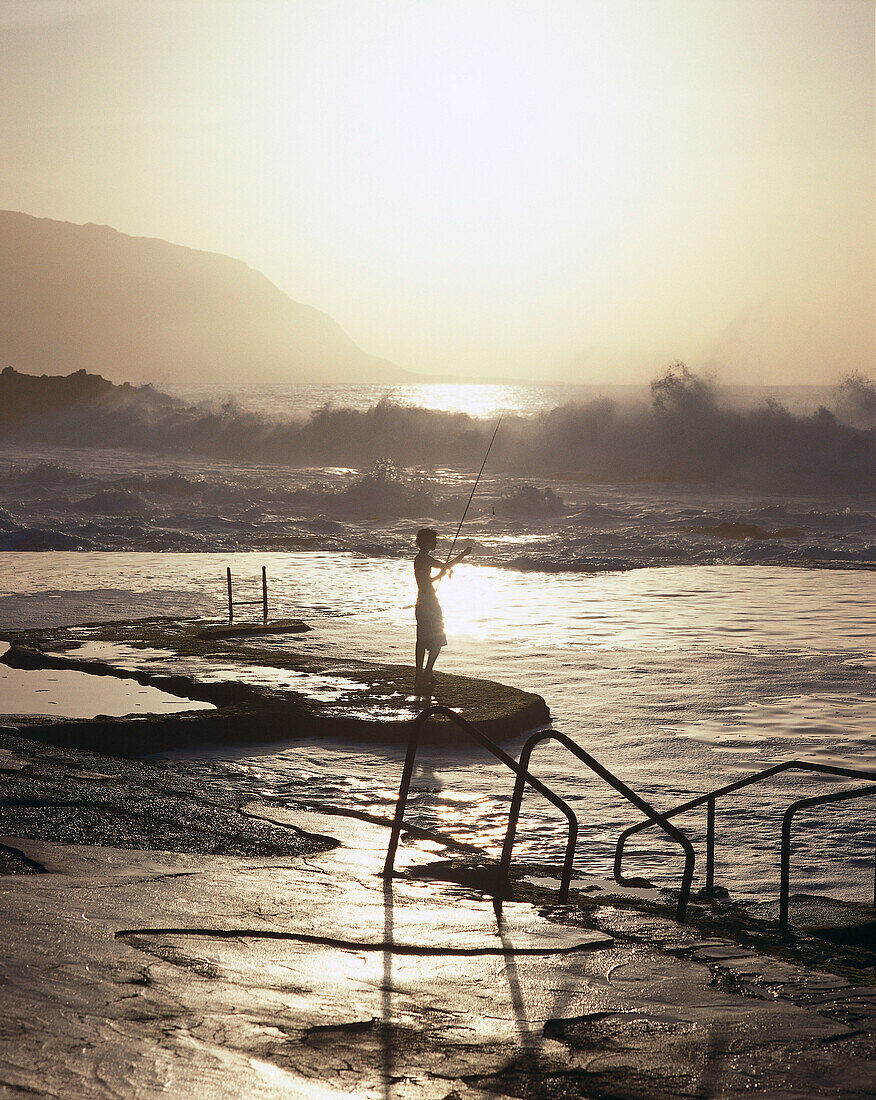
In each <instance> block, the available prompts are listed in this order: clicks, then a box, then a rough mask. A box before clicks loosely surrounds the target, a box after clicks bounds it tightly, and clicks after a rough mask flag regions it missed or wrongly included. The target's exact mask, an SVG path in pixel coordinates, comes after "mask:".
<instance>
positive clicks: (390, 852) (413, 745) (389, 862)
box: [383, 711, 426, 878]
mask: <svg viewBox="0 0 876 1100" xmlns="http://www.w3.org/2000/svg"><path fill="white" fill-rule="evenodd" d="M423 713H424V714H425V713H426V712H425V711H423ZM421 724H422V723H421V716H418V717H417V718H416V719H415V720H414V728H413V730H412V731H411V739H410V741H409V742H408V751H407V755H406V756H405V766H404V768H403V770H402V778H401V784H400V785H399V789H398V800H397V801H396V804H395V817H394V818H393V822H392V832H391V833H390V834H389V846H388V847H387V849H386V860H385V861H384V864H383V877H384V878H391V877H392V871H393V866H394V864H395V853H396V850H397V849H398V841H399V837H400V836H401V828H402V822H403V821H404V817H405V807H406V806H407V804H408V791H409V790H410V787H411V777H412V776H413V774H414V760H415V759H416V756H417V743H418V741H419V737H420V726H421Z"/></svg>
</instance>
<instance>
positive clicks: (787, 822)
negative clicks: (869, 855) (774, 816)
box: [779, 776, 876, 936]
mask: <svg viewBox="0 0 876 1100" xmlns="http://www.w3.org/2000/svg"><path fill="white" fill-rule="evenodd" d="M873 778H874V779H876V776H874V777H873ZM874 794H876V787H853V788H852V790H850V791H848V790H847V791H833V792H832V793H831V794H821V795H816V796H815V797H814V798H799V799H798V800H797V801H796V802H792V803H791V805H790V806H789V807H788V808H787V810H785V814H784V816H783V818H782V855H781V875H780V882H779V928H780V929H781V931H782V935H783V936H786V935H787V934H788V910H789V908H790V889H791V888H790V880H791V825H792V823H793V821H794V815H795V814H796V813H797V812H798V811H799V810H808V809H811V807H812V806H823V805H824V804H825V803H828V802H846V801H847V800H848V799H850V798H866V797H867V796H868V795H870V796H872V795H874ZM873 905H874V907H876V871H874V876H873Z"/></svg>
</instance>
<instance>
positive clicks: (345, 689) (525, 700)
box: [0, 618, 550, 756]
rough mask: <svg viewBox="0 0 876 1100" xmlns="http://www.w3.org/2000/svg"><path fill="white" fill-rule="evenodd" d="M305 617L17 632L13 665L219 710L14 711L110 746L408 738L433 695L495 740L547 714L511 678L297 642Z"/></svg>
mask: <svg viewBox="0 0 876 1100" xmlns="http://www.w3.org/2000/svg"><path fill="white" fill-rule="evenodd" d="M307 629H308V628H307V626H306V624H305V623H303V622H301V621H300V620H282V621H278V622H275V623H269V624H268V625H267V626H263V625H262V624H257V625H255V626H252V625H245V624H241V625H239V626H234V625H231V626H229V625H228V624H217V623H209V622H206V621H205V620H202V619H174V618H149V619H137V620H134V621H131V622H121V623H120V622H109V623H91V624H86V625H83V626H75V627H60V628H56V629H47V630H23V631H15V632H7V633H5V634H2V635H0V639H2V640H5V641H7V642H8V643H9V649H8V651H7V653H6V654H5V656H4V657H3V658H2V660H3V662H4V663H6V664H7V665H10V666H12V667H15V668H30V669H35V670H49V669H72V670H77V671H80V672H87V673H92V674H95V675H101V676H116V677H120V678H123V679H130V680H135V681H136V682H137V683H139V684H144V685H149V686H151V687H155V688H160V689H161V690H162V691H164V692H167V693H169V694H172V695H177V696H181V697H184V698H187V699H192V700H196V701H198V702H200V703H209V704H212V705H213V707H215V708H216V709H215V710H210V711H204V710H201V711H198V712H192V713H182V714H172V715H170V714H168V715H150V716H149V717H147V718H139V717H137V718H134V717H124V718H107V717H99V716H98V717H95V718H91V719H75V720H73V719H63V718H45V717H43V718H39V717H27V718H25V717H19V716H7V717H6V718H5V719H2V718H0V722H2V723H3V725H4V726H6V727H7V728H9V729H10V730H12V731H18V732H21V733H26V735H27V736H28V737H31V738H37V739H40V740H45V741H48V742H51V743H53V744H58V745H67V746H71V747H79V748H83V749H89V750H93V751H97V752H105V753H110V754H112V755H116V756H118V755H141V754H144V753H150V752H161V751H166V750H168V749H173V748H182V747H185V746H190V745H194V744H223V743H224V744H245V743H253V742H266V741H281V740H287V739H290V738H294V737H331V736H341V737H347V738H353V739H358V740H362V741H370V742H383V743H391V742H406V741H407V740H408V738H409V737H410V733H411V723H412V721H413V719H414V718H415V717H416V715H417V714H418V713H419V712H420V711H421V710H422V709H423V708H424V707H425V706H426V705H428V704H429V703H430V702H431V703H440V704H442V705H444V706H447V707H449V708H451V709H453V710H456V711H459V712H460V713H462V714H463V715H464V716H465V718H466V719H467V720H468V721H469V722H471V723H472V724H473V725H474V726H475V727H476V728H477V729H478V730H480V731H481V732H482V733H484V734H486V735H487V736H489V737H491V738H492V739H493V740H503V739H506V738H509V737H513V736H516V735H518V734H520V733H523V732H525V731H526V730H529V729H533V728H536V727H538V726H540V725H543V724H545V723H546V722H547V721H548V720H549V717H550V712H549V710H548V708H547V705H546V704H545V701H544V700H543V699H542V698H541V696H539V695H534V694H532V693H531V692H525V691H521V690H519V689H518V688H514V687H510V686H508V685H506V684H499V683H496V682H494V681H491V680H480V679H474V678H470V677H465V676H455V675H450V674H444V673H439V674H437V675H436V677H435V684H434V685H433V687H432V688H431V689H430V692H429V694H428V695H424V694H422V693H417V692H415V690H414V669H413V668H412V667H411V666H405V665H391V664H377V663H375V662H370V661H363V660H358V659H356V658H354V657H350V659H348V660H347V659H339V658H337V657H329V656H325V655H320V654H316V653H314V652H313V651H312V650H311V651H306V652H305V651H303V650H302V651H299V652H296V648H295V635H296V634H300V633H303V632H306V631H307ZM423 735H424V740H434V741H440V742H443V743H453V742H455V741H458V740H460V738H461V737H462V736H463V735H461V734H460V731H459V729H458V728H457V727H456V726H455V725H454V724H453V723H452V722H449V721H447V720H446V719H445V718H440V717H435V718H431V719H430V720H429V721H428V722H426V724H425V727H424V731H423Z"/></svg>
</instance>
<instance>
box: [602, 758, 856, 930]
mask: <svg viewBox="0 0 876 1100" xmlns="http://www.w3.org/2000/svg"><path fill="white" fill-rule="evenodd" d="M787 771H806V772H815V773H817V774H821V775H836V776H841V777H842V778H845V779H861V780H864V781H865V782H870V783H873V782H876V771H869V770H867V771H860V770H857V769H854V768H842V767H838V766H837V765H835V764H816V763H813V762H811V761H808V760H785V761H783V762H782V763H781V764H774V765H773V766H772V767H770V768H764V769H763V770H762V771H759V772H753V773H752V774H751V775H747V776H745V777H744V778H743V779H738V780H736V782H734V783H726V784H725V785H724V786H723V787H716V788H715V790H713V791H708V792H707V793H706V794H702V795H698V796H697V797H696V798H692V799H689V800H688V801H687V802H683V803H681V805H679V806H675V807H674V808H673V809H671V810H667V811H666V813H665V814H664V815H663V816H664V817H665V818H667V819H668V818H672V817H677V816H678V815H679V814H683V813H685V812H686V811H687V810H693V809H695V808H696V807H697V806H702V805H703V804H704V803H705V804H706V883H705V887H704V890H703V893H704V894H706V895H709V894H712V893H713V892H714V889H715V804H716V802H717V800H718V799H719V798H722V797H723V796H724V795H727V794H733V793H735V792H736V791H739V790H742V789H743V788H744V787H750V786H752V785H753V784H755V783H760V782H762V781H763V780H764V779H769V778H770V777H771V776H774V775H779V774H780V773H781V772H787ZM872 794H876V787H855V788H852V789H850V790H844V791H834V792H831V793H830V794H826V795H817V796H815V797H811V798H801V799H798V800H797V801H796V802H793V803H791V805H790V806H789V807H788V809H787V810H786V811H785V814H784V816H783V818H782V844H781V874H780V884H779V927H780V930H781V932H782V934H783V935H787V932H788V906H789V890H790V863H791V824H792V822H793V819H794V816H795V814H796V813H797V812H798V811H799V810H803V809H807V808H810V807H813V806H818V805H822V804H825V803H830V802H842V801H845V800H847V799H851V798H863V797H865V796H867V795H872ZM652 824H653V822H649V821H644V822H638V823H637V824H635V825H631V826H630V827H629V828H627V829H625V830H624V831H623V832H622V833H621V835H620V836H619V837H618V842H617V847H616V848H615V854H614V878H615V881H616V882H618V883H619V884H621V885H623V884H624V876H623V873H622V870H621V866H622V863H623V856H624V846H625V844H626V842H627V840H628V838H629V837H631V836H632V835H633V834H634V833H639V832H641V831H642V830H643V829H648V828H650V827H651V825H652ZM873 904H874V906H876V866H874V881H873Z"/></svg>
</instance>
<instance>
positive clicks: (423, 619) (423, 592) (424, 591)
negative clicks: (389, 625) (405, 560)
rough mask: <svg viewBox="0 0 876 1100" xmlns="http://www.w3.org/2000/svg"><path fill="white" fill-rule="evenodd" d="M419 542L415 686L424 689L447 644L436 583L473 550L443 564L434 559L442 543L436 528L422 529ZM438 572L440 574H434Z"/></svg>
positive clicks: (415, 564) (465, 551)
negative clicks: (424, 664)
mask: <svg viewBox="0 0 876 1100" xmlns="http://www.w3.org/2000/svg"><path fill="white" fill-rule="evenodd" d="M416 542H417V546H418V547H419V548H420V549H419V552H418V553H417V556H416V557H415V558H414V576H415V577H416V578H417V605H416V616H417V649H416V658H417V674H416V679H415V681H414V686H415V687H418V688H420V687H428V686H429V685H430V684H431V683H432V669H433V667H434V665H435V661H436V660H437V659H438V654H439V653H440V652H441V649H442V647H443V646H446V645H447V635H446V634H445V633H444V616H443V615H442V614H441V604H440V603H438V597H437V596H436V595H435V581H437V580H439V579H440V578H441V577H443V576H444V574H445V573H447V572H448V571H449V570H450V569H452V568H453V567H454V565H457V564H458V563H459V562H461V561H462V559H463V558H464V557H466V556H467V555H468V554H470V553H471V547H470V546H467V547H466V548H465V550H463V551H462V552H461V553H459V554H457V555H456V557H455V558H448V560H447V561H446V562H443V561H439V560H438V559H437V558H433V557H432V551H433V550H434V549H435V547H436V545H437V543H438V532H437V531H436V530H435V528H434V527H421V528H420V530H419V531H418V532H417V538H416ZM435 569H437V570H438V572H437V573H436V574H433V570H435ZM427 653H428V654H429V659H428V661H427V662H426V667H425V668H424V667H423V661H424V660H425V659H426V654H427Z"/></svg>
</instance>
